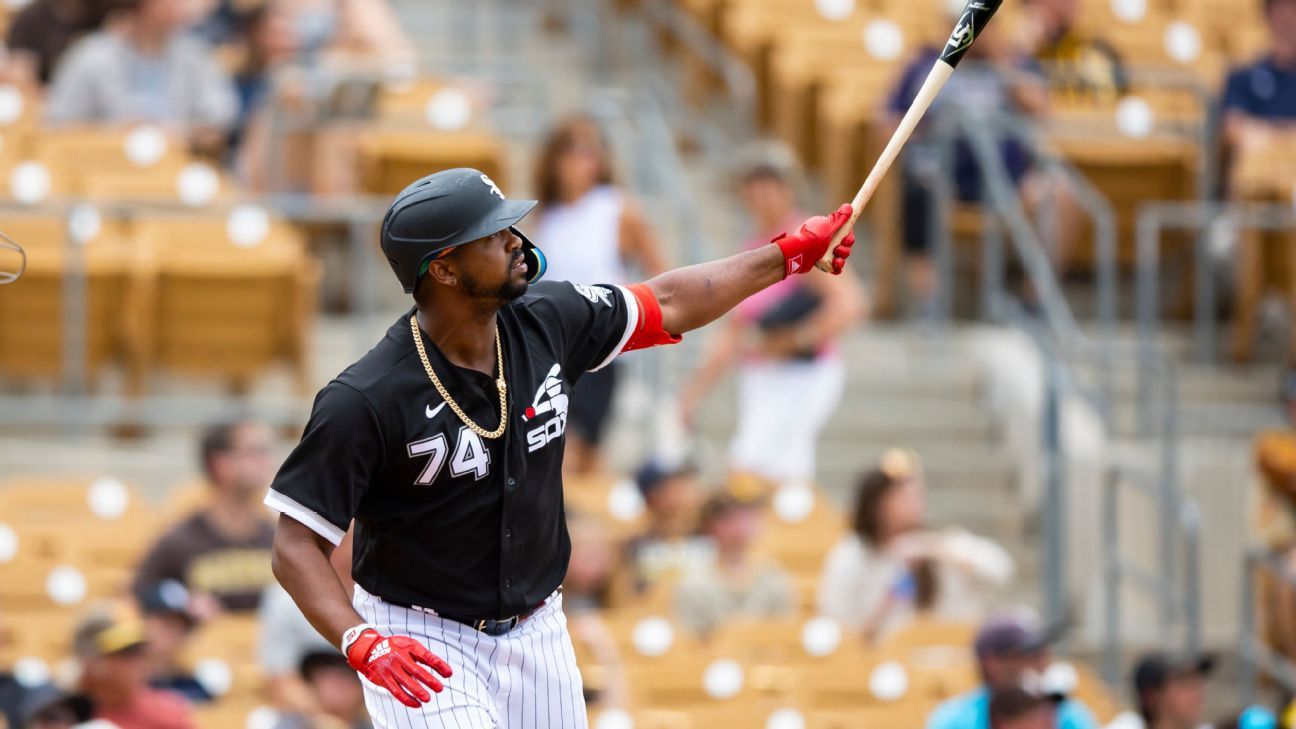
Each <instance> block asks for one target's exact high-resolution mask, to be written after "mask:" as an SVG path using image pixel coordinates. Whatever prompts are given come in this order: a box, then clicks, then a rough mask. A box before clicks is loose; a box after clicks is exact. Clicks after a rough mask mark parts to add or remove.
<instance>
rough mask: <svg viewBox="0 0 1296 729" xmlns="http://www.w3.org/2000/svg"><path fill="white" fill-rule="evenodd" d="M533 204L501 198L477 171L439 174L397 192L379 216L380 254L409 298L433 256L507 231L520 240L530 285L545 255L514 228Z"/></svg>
mask: <svg viewBox="0 0 1296 729" xmlns="http://www.w3.org/2000/svg"><path fill="white" fill-rule="evenodd" d="M535 206H536V201H535V200H509V199H507V198H505V197H504V193H503V192H501V191H500V189H499V186H498V185H496V184H495V183H494V182H492V181H491V178H489V177H487V176H486V175H484V174H482V173H481V172H480V171H478V170H474V169H469V168H467V167H460V168H457V169H453V170H442V171H441V172H436V173H433V174H431V175H428V176H427V177H424V178H423V179H421V180H419V181H417V182H415V183H414V184H412V185H410V186H409V187H407V188H405V189H404V190H401V191H400V194H399V195H397V196H396V199H395V200H393V201H392V204H391V207H390V208H388V209H387V214H386V215H385V216H383V224H382V250H383V255H385V256H386V257H387V262H388V263H390V264H391V267H392V271H393V272H395V274H396V278H398V279H400V282H401V286H404V287H405V293H407V294H411V293H414V285H415V284H416V283H418V279H419V276H421V275H423V274H424V273H426V272H427V268H426V267H427V264H428V262H430V261H431V260H432V259H433V258H435V257H436V256H437V254H439V253H443V252H445V251H448V250H450V249H451V248H454V247H456V246H461V245H463V244H465V243H470V242H472V241H474V240H477V239H478V238H485V237H486V236H488V235H493V234H495V233H498V232H500V231H501V230H504V229H505V228H508V229H509V230H510V231H512V232H513V234H514V235H516V236H517V237H519V238H521V239H522V250H523V254H524V255H525V257H526V266H527V280H528V281H529V282H535V281H537V280H539V278H540V277H541V276H543V275H544V272H545V265H546V264H545V257H544V254H543V253H541V252H540V249H539V248H536V246H535V244H534V243H532V242H531V241H530V239H528V238H527V237H526V236H525V235H523V234H522V231H520V230H518V229H517V228H515V227H513V226H514V225H516V224H517V222H518V221H519V220H521V219H522V218H524V217H526V215H527V213H529V212H531V211H532V210H533V209H534V208H535Z"/></svg>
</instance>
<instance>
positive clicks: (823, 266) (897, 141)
mask: <svg viewBox="0 0 1296 729" xmlns="http://www.w3.org/2000/svg"><path fill="white" fill-rule="evenodd" d="M1002 4H1003V0H970V2H968V4H967V7H965V8H964V9H963V14H962V15H960V16H959V20H958V24H956V25H955V26H954V31H953V32H951V33H950V37H949V40H948V41H946V42H945V49H944V50H943V51H942V52H941V55H940V58H939V59H937V61H936V65H934V66H933V67H932V70H931V72H930V73H928V74H927V80H925V81H924V82H923V85H922V88H921V89H919V90H918V96H917V97H915V98H914V101H913V104H911V105H910V106H909V111H907V112H905V115H904V118H903V119H901V120H900V126H898V127H896V130H895V133H894V134H892V135H891V140H890V141H888V142H887V145H886V148H884V149H883V150H882V155H881V156H880V157H878V161H877V163H875V164H874V165H873V169H872V171H870V172H869V175H868V178H867V179H865V180H864V184H863V186H861V187H860V189H859V192H857V193H855V199H854V200H851V210H852V213H851V217H850V220H849V221H847V223H846V225H843V226H842V227H841V229H840V230H838V231H837V235H836V236H835V237H834V238H833V241H832V243H831V244H829V246H828V253H827V254H825V255H824V257H823V258H822V259H821V260H820V261H819V262H818V263H816V264H815V265H816V266H817V267H818V268H819V270H821V271H832V255H833V249H835V248H836V247H837V244H838V243H840V242H841V239H842V238H843V237H845V235H846V233H847V231H849V230H852V229H853V228H854V227H855V221H856V220H858V219H859V216H860V213H862V212H864V206H865V205H867V204H868V201H869V199H870V198H872V197H873V193H875V192H877V188H878V185H880V184H881V183H882V178H883V177H885V176H886V173H887V170H889V169H891V165H892V164H893V163H894V162H895V161H896V158H897V157H899V156H900V150H901V149H903V148H904V145H905V142H907V141H909V136H910V135H911V134H913V131H914V128H915V127H917V126H918V122H920V121H922V118H923V115H924V114H926V113H927V109H928V108H930V107H931V105H932V101H934V100H935V99H936V95H937V94H939V93H940V90H941V89H942V88H944V87H945V82H947V81H949V78H950V76H951V75H953V73H954V69H955V68H956V67H957V66H958V64H959V61H962V60H963V56H964V55H965V54H966V53H967V51H968V49H969V48H971V47H972V44H973V43H975V42H976V39H977V38H978V37H979V36H980V35H981V30H982V29H983V28H985V26H986V23H989V22H990V18H991V17H992V16H994V14H995V11H996V10H998V9H999V6H1000V5H1002Z"/></svg>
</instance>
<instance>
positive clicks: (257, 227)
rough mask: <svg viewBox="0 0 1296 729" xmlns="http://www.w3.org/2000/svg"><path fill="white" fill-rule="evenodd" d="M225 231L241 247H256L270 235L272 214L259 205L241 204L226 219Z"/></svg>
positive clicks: (232, 241)
mask: <svg viewBox="0 0 1296 729" xmlns="http://www.w3.org/2000/svg"><path fill="white" fill-rule="evenodd" d="M225 232H226V234H227V235H228V236H229V240H230V242H231V243H233V244H234V245H236V246H238V247H239V248H255V247H256V246H259V245H261V244H262V243H264V242H265V240H266V238H268V237H269V236H270V214H269V213H267V212H266V211H265V209H264V208H262V207H259V206H257V205H239V206H238V207H236V208H234V209H233V210H231V211H230V214H229V217H227V218H226V219H225Z"/></svg>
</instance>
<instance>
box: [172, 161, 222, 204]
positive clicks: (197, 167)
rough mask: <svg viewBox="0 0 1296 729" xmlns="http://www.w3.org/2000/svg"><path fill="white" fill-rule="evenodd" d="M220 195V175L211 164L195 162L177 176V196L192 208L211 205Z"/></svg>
mask: <svg viewBox="0 0 1296 729" xmlns="http://www.w3.org/2000/svg"><path fill="white" fill-rule="evenodd" d="M219 193H220V175H219V174H217V173H216V170H215V169H213V168H212V166H211V165H209V164H204V163H202V162H193V163H190V164H187V165H185V166H184V168H183V169H181V170H180V174H178V175H176V196H177V197H179V198H180V202H182V203H184V204H185V205H188V206H189V207H191V208H200V207H202V206H204V205H207V204H209V203H211V201H212V200H215V199H216V195H217V194H219Z"/></svg>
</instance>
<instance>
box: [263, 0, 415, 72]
mask: <svg viewBox="0 0 1296 729" xmlns="http://www.w3.org/2000/svg"><path fill="white" fill-rule="evenodd" d="M277 1H278V2H283V3H284V4H285V6H286V7H287V8H288V10H289V11H290V12H291V13H292V17H293V28H294V30H295V32H296V34H297V39H298V43H299V45H300V46H301V49H302V52H303V53H304V54H306V55H308V56H313V55H315V54H318V53H329V54H334V55H341V56H350V57H360V58H368V59H373V60H376V61H380V62H413V61H414V60H415V59H416V57H417V54H416V52H415V50H414V44H413V43H411V42H410V39H409V36H408V35H406V33H405V29H404V28H402V27H401V24H400V22H399V20H398V19H397V18H396V14H395V13H394V12H393V11H392V8H391V4H390V3H389V2H388V0H277Z"/></svg>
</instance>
